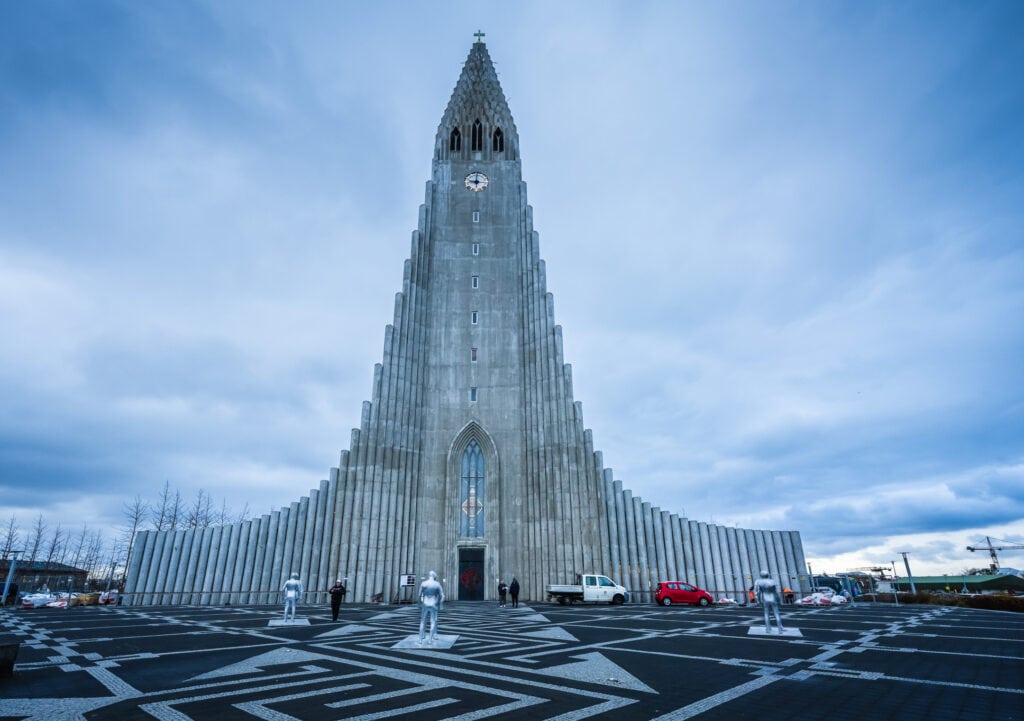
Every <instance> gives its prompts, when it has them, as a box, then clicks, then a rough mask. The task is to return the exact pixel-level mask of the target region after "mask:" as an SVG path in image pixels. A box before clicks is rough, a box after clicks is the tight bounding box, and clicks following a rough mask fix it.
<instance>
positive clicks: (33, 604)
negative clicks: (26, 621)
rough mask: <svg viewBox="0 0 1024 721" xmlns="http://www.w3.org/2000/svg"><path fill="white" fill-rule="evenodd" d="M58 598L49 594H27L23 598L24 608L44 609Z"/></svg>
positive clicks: (22, 604) (22, 605)
mask: <svg viewBox="0 0 1024 721" xmlns="http://www.w3.org/2000/svg"><path fill="white" fill-rule="evenodd" d="M56 600H57V597H56V596H54V595H53V594H52V593H49V592H40V593H27V594H25V595H24V596H22V597H21V607H22V608H42V607H43V606H45V605H46V604H48V603H52V602H53V601H56Z"/></svg>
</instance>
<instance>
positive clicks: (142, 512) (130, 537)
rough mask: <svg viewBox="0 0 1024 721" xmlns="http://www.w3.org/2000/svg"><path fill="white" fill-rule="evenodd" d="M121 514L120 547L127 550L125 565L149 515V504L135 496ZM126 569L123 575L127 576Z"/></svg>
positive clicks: (125, 505) (124, 506) (126, 504)
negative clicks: (122, 520)
mask: <svg viewBox="0 0 1024 721" xmlns="http://www.w3.org/2000/svg"><path fill="white" fill-rule="evenodd" d="M121 512H122V513H123V514H124V517H125V521H126V523H125V526H124V528H123V529H122V531H121V545H122V546H124V547H125V548H126V549H127V552H126V553H125V563H126V564H127V562H128V559H130V558H131V557H132V548H133V547H134V546H135V537H136V536H138V535H139V531H141V530H142V525H143V524H144V523H145V522H146V516H147V515H149V504H148V503H146V502H145V501H143V500H142V497H141V496H139V495H138V494H136V495H135V498H134V500H132V502H131V503H125V504H124V505H123V507H122V510H121ZM127 571H128V569H127V567H126V568H125V574H126V575H127Z"/></svg>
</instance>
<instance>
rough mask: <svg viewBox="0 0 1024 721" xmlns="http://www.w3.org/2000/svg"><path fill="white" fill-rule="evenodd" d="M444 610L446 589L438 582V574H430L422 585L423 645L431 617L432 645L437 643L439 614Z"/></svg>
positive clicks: (421, 623)
mask: <svg viewBox="0 0 1024 721" xmlns="http://www.w3.org/2000/svg"><path fill="white" fill-rule="evenodd" d="M443 608H444V589H443V588H442V587H441V584H440V583H438V582H437V574H436V573H434V572H433V571H431V572H430V574H429V577H428V578H427V580H426V581H424V582H423V583H421V584H420V640H419V643H420V644H422V643H423V640H424V637H425V632H426V624H427V617H428V616H429V617H430V643H431V645H433V644H434V642H436V641H437V612H438V611H440V610H442V609H443Z"/></svg>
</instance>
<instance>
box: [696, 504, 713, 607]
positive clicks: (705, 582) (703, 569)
mask: <svg viewBox="0 0 1024 721" xmlns="http://www.w3.org/2000/svg"><path fill="white" fill-rule="evenodd" d="M698 529H699V530H700V565H699V566H698V570H697V578H699V579H700V580H701V583H699V584H697V585H698V586H700V587H701V588H703V589H704V590H705V591H709V592H710V593H711V594H712V595H714V593H715V588H714V586H715V576H714V568H715V564H714V559H713V558H712V556H711V540H710V533H709V530H708V524H707V523H704V522H703V521H702V522H700V523H698Z"/></svg>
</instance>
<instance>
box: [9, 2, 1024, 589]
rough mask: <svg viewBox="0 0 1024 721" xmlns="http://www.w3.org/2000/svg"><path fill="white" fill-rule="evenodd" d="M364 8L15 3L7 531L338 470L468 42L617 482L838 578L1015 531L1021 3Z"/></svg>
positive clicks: (1022, 374)
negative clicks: (508, 146) (477, 40)
mask: <svg viewBox="0 0 1024 721" xmlns="http://www.w3.org/2000/svg"><path fill="white" fill-rule="evenodd" d="M370 5H371V4H370V3H355V2H323V3H302V4H295V3H264V2H245V3H239V2H218V3H205V2H158V3H136V2H127V1H126V2H123V3H117V2H98V1H95V2H84V3H67V2H31V3H29V2H9V3H3V4H2V5H0V348H2V353H0V520H2V521H4V522H6V520H7V519H9V518H10V517H11V516H12V515H13V516H14V517H15V518H16V519H17V520H18V523H19V524H20V525H21V526H22V527H23V528H27V527H28V526H29V525H31V523H32V522H33V521H34V519H35V518H36V517H37V516H38V514H40V513H43V514H44V516H45V518H46V520H47V521H48V522H49V523H50V524H51V525H52V524H55V523H57V522H60V523H61V524H63V525H64V526H65V527H72V528H78V527H80V526H81V524H82V523H88V524H89V525H90V527H103V528H108V529H111V530H112V531H113V529H115V528H116V527H117V526H119V525H120V524H121V523H122V522H123V521H122V516H121V508H122V504H123V503H124V502H125V501H126V500H129V499H131V498H132V497H133V496H134V495H135V494H140V495H141V496H143V497H144V498H150V499H154V498H155V497H156V496H157V494H158V492H159V490H160V488H161V487H162V486H163V485H164V483H165V481H167V482H169V483H170V484H171V486H172V487H174V488H177V489H180V490H181V492H182V493H183V494H184V495H185V496H186V498H187V499H191V498H193V497H194V495H195V493H196V492H197V491H198V489H200V488H202V489H204V492H206V493H209V494H211V495H212V496H213V497H214V498H215V499H216V500H217V502H218V503H220V502H221V501H222V500H223V501H226V502H227V504H228V505H229V506H230V507H231V508H232V509H234V510H235V511H240V510H241V509H242V508H243V507H244V506H245V504H246V503H248V504H249V507H250V509H251V511H252V512H253V513H265V512H267V511H269V510H270V509H271V508H272V507H280V506H282V505H286V504H288V503H290V502H291V501H293V500H297V499H298V497H299V496H300V495H303V494H305V493H306V492H307V490H308V489H310V488H312V487H314V486H316V485H317V484H318V482H319V481H320V479H321V478H326V477H327V474H328V469H329V467H330V466H332V465H336V463H337V458H338V454H339V452H340V451H341V450H342V449H344V448H346V447H347V444H348V439H349V433H350V429H351V428H352V427H353V426H356V425H357V424H358V421H359V413H360V405H361V402H362V401H363V400H364V399H366V398H368V397H369V394H370V382H371V379H372V369H373V364H374V363H375V362H378V361H379V360H380V357H381V353H382V348H383V338H384V326H385V324H386V323H389V322H391V320H392V317H391V316H392V312H393V297H394V293H395V292H396V291H398V290H399V289H400V286H401V279H402V264H403V260H404V259H405V258H406V256H407V255H408V251H409V237H410V233H411V231H412V230H413V229H414V228H415V227H416V222H417V210H418V206H419V204H420V203H421V202H422V199H423V190H424V183H425V182H426V181H427V180H428V178H429V177H430V172H431V170H430V169H431V153H432V149H433V140H434V134H435V132H436V130H437V125H438V122H439V121H440V118H441V115H442V113H443V111H444V108H445V105H446V104H447V102H448V98H449V96H450V94H451V91H452V88H453V87H454V85H455V81H456V80H457V78H458V75H459V71H460V69H461V66H462V63H463V62H464V60H465V58H466V55H467V54H468V52H469V48H470V44H471V42H472V41H473V36H472V33H473V32H474V31H476V30H477V29H478V28H479V29H482V30H483V31H484V32H486V33H487V36H486V42H487V44H488V48H489V50H490V53H491V56H492V58H493V59H494V61H495V65H496V67H497V69H498V73H499V77H500V79H501V82H502V86H503V88H504V90H505V94H506V96H507V98H508V101H509V105H510V107H511V109H512V113H513V115H514V117H515V120H516V125H517V128H518V130H519V135H520V139H521V149H522V157H523V174H524V177H525V179H526V181H527V183H528V187H529V191H528V192H529V199H530V203H531V205H532V206H533V207H534V210H535V225H536V227H537V229H538V230H539V231H540V238H541V253H542V255H543V257H544V258H545V260H546V261H547V267H548V287H549V290H551V291H552V292H553V293H554V295H555V316H556V320H557V321H558V322H559V323H560V324H561V325H562V326H563V328H564V332H565V355H566V360H567V361H568V362H570V363H572V365H573V370H574V379H575V396H576V399H577V400H580V401H582V402H583V407H584V418H585V420H586V424H587V426H588V427H590V428H592V429H593V430H594V439H595V445H596V446H597V448H599V449H600V450H602V451H603V453H604V459H605V463H606V464H607V465H609V466H611V467H613V468H614V469H615V472H616V477H617V478H620V479H622V480H623V482H624V483H625V485H626V487H628V488H631V489H632V490H633V491H634V492H636V493H638V494H640V495H641V496H643V497H644V498H645V499H646V500H650V501H652V502H653V503H654V504H655V505H659V506H661V507H662V508H666V509H670V510H672V511H675V512H679V513H683V514H685V515H687V516H689V517H690V518H695V519H701V520H708V521H712V520H713V521H714V522H716V523H721V524H738V525H741V526H744V527H769V528H787V529H789V528H792V529H798V530H800V531H801V532H802V534H803V540H804V546H805V549H806V552H807V555H808V557H809V560H810V561H811V562H812V563H813V564H814V565H815V569H816V570H833V571H836V570H843V569H846V568H851V567H858V566H870V565H875V564H879V563H888V562H889V561H891V560H893V559H899V556H898V555H897V551H910V559H911V563H912V567H913V570H914V572H915V573H930V572H940V573H941V572H959V571H960V570H961V569H963V568H966V567H970V566H981V565H985V563H986V562H987V557H986V555H985V554H971V553H970V552H968V551H966V550H965V549H964V547H965V546H966V545H967V544H969V543H975V542H978V541H979V540H980V541H981V542H984V536H985V535H991V536H993V537H995V538H998V539H1003V540H1006V541H1010V542H1013V541H1015V542H1017V543H1022V542H1024V125H1022V117H1024V84H1022V83H1021V82H1020V76H1019V72H1020V68H1021V67H1024V32H1022V30H1024V6H1022V5H1021V4H1020V3H1016V2H1012V1H1011V0H1006V1H1005V2H991V3H962V4H955V3H939V4H936V3H929V2H924V3H899V4H895V5H894V4H891V3H881V2H879V3H870V2H868V3H865V2H847V3H840V2H820V3H788V2H774V3H761V2H725V3H717V2H716V3H700V4H698V3H676V2H652V3H633V2H629V3H627V2H587V3H582V2H580V3H573V2H565V3H559V4H557V5H554V4H551V3H548V2H536V3H525V4H521V5H520V4H515V5H512V4H509V3H484V2H472V3H454V2H453V3H436V2H425V1H424V2H409V3H375V4H372V5H373V7H370ZM1003 560H1004V562H1005V564H1006V565H1008V566H1015V567H1018V568H1020V567H1024V552H1021V551H1016V552H1006V553H1004V554H1003Z"/></svg>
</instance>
